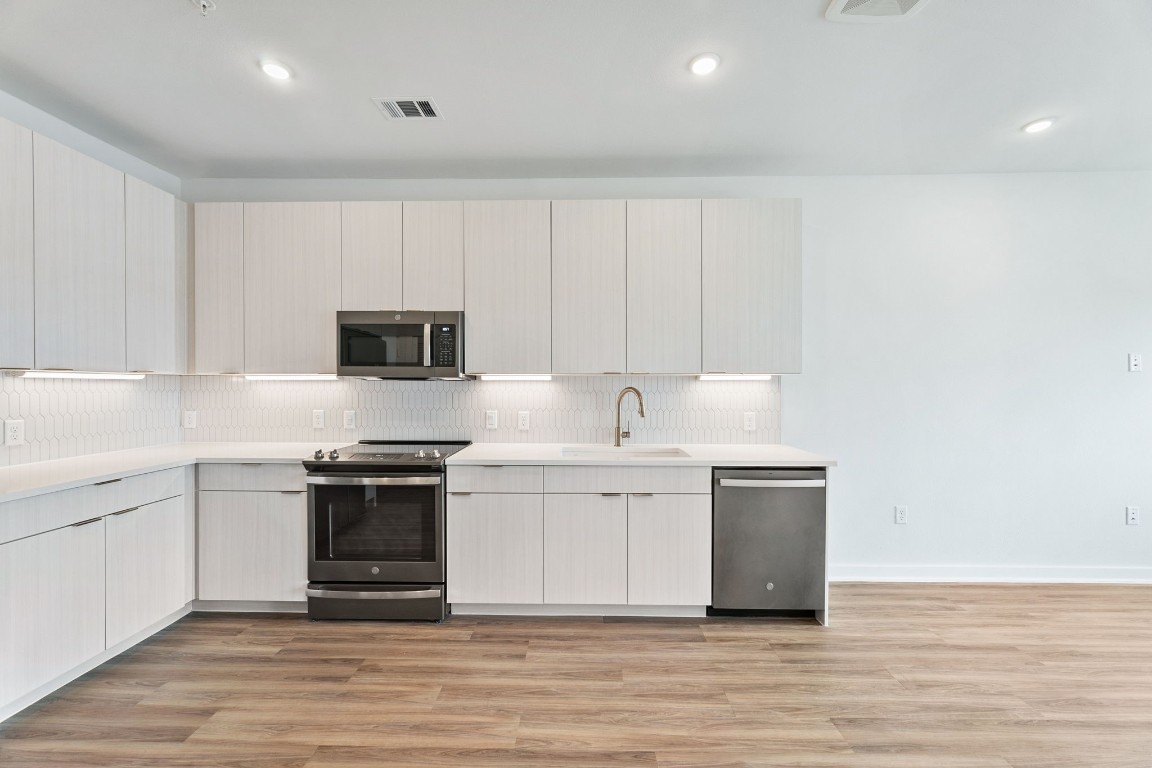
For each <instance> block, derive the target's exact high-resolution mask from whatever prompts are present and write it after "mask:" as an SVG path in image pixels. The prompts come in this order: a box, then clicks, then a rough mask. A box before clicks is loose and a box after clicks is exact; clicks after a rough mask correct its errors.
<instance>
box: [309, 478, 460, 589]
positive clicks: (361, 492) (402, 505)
mask: <svg viewBox="0 0 1152 768" xmlns="http://www.w3.org/2000/svg"><path fill="white" fill-rule="evenodd" d="M443 482H444V475H443V474H440V473H428V474H417V473H406V474H393V473H371V474H363V475H338V474H335V473H309V475H308V578H309V580H310V581H332V582H392V583H425V584H429V583H430V584H443V583H444V486H443Z"/></svg>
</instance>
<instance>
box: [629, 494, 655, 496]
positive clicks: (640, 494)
mask: <svg viewBox="0 0 1152 768" xmlns="http://www.w3.org/2000/svg"><path fill="white" fill-rule="evenodd" d="M632 495H633V496H651V495H652V494H650V493H634V494H632Z"/></svg>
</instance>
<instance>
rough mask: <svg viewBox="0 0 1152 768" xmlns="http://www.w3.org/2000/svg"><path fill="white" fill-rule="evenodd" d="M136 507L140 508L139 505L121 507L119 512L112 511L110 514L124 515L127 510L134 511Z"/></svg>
mask: <svg viewBox="0 0 1152 768" xmlns="http://www.w3.org/2000/svg"><path fill="white" fill-rule="evenodd" d="M138 509H140V507H128V509H122V510H120V511H119V512H113V513H112V514H113V515H126V514H128V513H129V512H135V511H136V510H138Z"/></svg>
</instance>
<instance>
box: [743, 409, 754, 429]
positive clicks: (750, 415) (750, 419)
mask: <svg viewBox="0 0 1152 768" xmlns="http://www.w3.org/2000/svg"><path fill="white" fill-rule="evenodd" d="M744 431H745V432H755V431H756V411H744Z"/></svg>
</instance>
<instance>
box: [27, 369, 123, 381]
mask: <svg viewBox="0 0 1152 768" xmlns="http://www.w3.org/2000/svg"><path fill="white" fill-rule="evenodd" d="M12 375H13V376H20V377H22V378H25V379H116V380H121V381H138V380H140V379H142V378H144V374H142V373H92V372H88V371H15V372H13V373H12Z"/></svg>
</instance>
